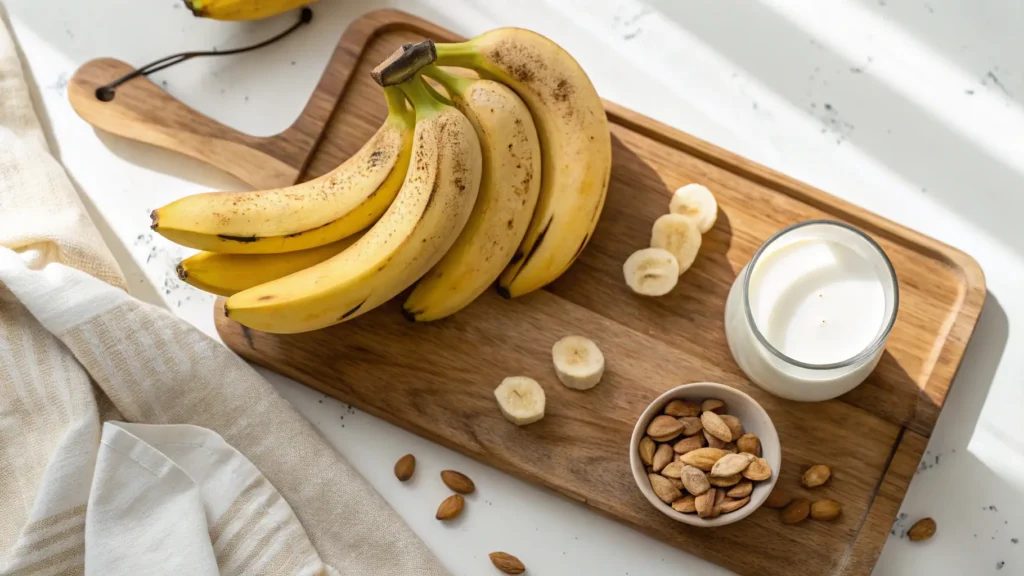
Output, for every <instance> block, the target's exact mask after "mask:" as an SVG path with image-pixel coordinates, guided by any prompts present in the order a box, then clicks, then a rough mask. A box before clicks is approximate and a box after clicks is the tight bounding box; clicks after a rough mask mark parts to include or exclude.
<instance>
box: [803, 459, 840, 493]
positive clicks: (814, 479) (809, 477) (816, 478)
mask: <svg viewBox="0 0 1024 576" xmlns="http://www.w3.org/2000/svg"><path fill="white" fill-rule="evenodd" d="M830 476H832V470H831V469H830V468H829V467H828V466H825V465H824V464H815V465H814V466H811V467H810V468H808V469H807V472H804V475H803V477H802V478H800V483H801V484H803V485H804V487H805V488H817V487H818V486H821V485H822V484H824V483H825V482H828V479H829V477H830Z"/></svg>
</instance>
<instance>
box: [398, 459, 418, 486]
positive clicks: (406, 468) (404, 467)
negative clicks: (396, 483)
mask: <svg viewBox="0 0 1024 576" xmlns="http://www.w3.org/2000/svg"><path fill="white" fill-rule="evenodd" d="M414 472H416V457H415V456H413V455H412V454H406V455H405V456H402V457H401V458H399V459H398V462H395V477H396V478H398V479H399V480H401V481H402V482H405V481H406V480H408V479H409V478H412V475H413V473H414Z"/></svg>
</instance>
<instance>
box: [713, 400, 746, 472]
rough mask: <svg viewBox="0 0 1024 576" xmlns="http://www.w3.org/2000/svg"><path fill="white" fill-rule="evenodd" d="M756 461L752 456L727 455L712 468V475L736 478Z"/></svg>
mask: <svg viewBox="0 0 1024 576" xmlns="http://www.w3.org/2000/svg"><path fill="white" fill-rule="evenodd" d="M708 414H711V412H708ZM754 459H755V457H754V456H752V455H750V454H726V455H725V456H722V458H721V459H719V460H718V462H715V465H714V466H712V467H711V475H712V476H717V477H719V478H724V477H726V476H734V475H736V474H739V473H741V472H743V471H744V470H746V469H747V467H748V466H750V464H751V462H753V460H754ZM751 480H752V478H751Z"/></svg>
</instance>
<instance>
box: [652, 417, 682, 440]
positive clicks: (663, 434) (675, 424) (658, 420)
mask: <svg viewBox="0 0 1024 576" xmlns="http://www.w3.org/2000/svg"><path fill="white" fill-rule="evenodd" d="M682 431H683V424H682V422H680V421H679V420H676V419H675V418H673V417H671V416H665V415H664V414H662V415H661V416H655V417H654V420H651V423H650V424H648V425H647V435H648V436H650V437H651V439H652V440H655V441H657V442H668V441H669V440H671V439H673V438H675V437H676V436H679V434H680V432H682Z"/></svg>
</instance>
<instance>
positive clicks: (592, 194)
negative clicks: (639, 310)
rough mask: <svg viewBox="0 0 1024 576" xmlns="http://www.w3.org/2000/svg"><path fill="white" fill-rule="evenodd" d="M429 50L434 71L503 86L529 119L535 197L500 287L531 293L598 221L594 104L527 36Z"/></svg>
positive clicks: (554, 52) (601, 171) (587, 88)
mask: <svg viewBox="0 0 1024 576" xmlns="http://www.w3.org/2000/svg"><path fill="white" fill-rule="evenodd" d="M436 50H437V64H438V65H440V66H459V67H463V68H472V69H474V70H476V71H477V72H479V73H480V75H481V76H483V77H485V78H491V79H495V80H498V81H501V82H503V83H505V84H507V85H508V86H510V87H511V88H512V89H513V90H515V91H516V93H517V94H519V96H520V97H522V99H523V100H524V101H525V102H526V105H527V106H528V107H529V108H530V112H531V113H532V114H533V119H534V122H535V123H536V125H537V132H538V135H539V136H540V146H541V151H542V154H543V160H542V164H543V174H542V180H541V190H540V198H539V200H538V203H537V208H536V210H535V212H534V216H533V219H532V220H531V222H530V225H529V228H528V229H527V231H526V236H525V237H524V239H523V242H522V245H521V246H520V248H519V250H518V251H517V252H516V254H515V256H514V257H513V259H512V262H511V263H510V264H509V266H508V268H507V269H506V270H505V272H504V273H503V274H502V276H501V280H500V289H501V291H502V293H503V294H504V295H506V296H510V297H515V296H520V295H523V294H526V293H528V292H532V291H533V290H537V289H538V288H541V287H542V286H544V285H546V284H548V283H549V282H551V281H553V280H554V279H555V278H558V277H559V276H560V275H561V274H562V273H563V272H565V271H566V269H568V268H569V266H570V265H571V264H572V263H573V261H574V260H575V259H576V257H577V256H579V254H580V252H582V250H583V248H584V247H585V246H586V244H587V242H588V241H589V240H590V237H591V235H592V233H593V231H594V227H595V226H596V225H597V221H598V218H599V217H600V215H601V209H602V208H603V206H604V199H605V195H606V192H607V190H608V180H609V176H610V173H611V166H612V154H611V135H610V133H609V131H608V118H607V116H606V115H605V111H604V106H603V104H602V102H601V98H600V97H599V96H598V95H597V92H596V91H595V90H594V86H593V85H592V84H591V83H590V79H589V78H587V75H586V73H585V72H584V71H583V69H582V68H580V66H579V64H578V63H577V62H576V61H575V60H574V59H573V58H572V56H570V55H569V54H568V53H567V52H566V51H565V50H563V49H562V48H561V47H560V46H558V45H557V44H555V43H554V42H552V41H550V40H548V39H547V38H545V37H543V36H541V35H539V34H537V33H534V32H530V31H528V30H523V29H519V28H499V29H497V30H492V31H490V32H487V33H484V34H482V35H480V36H477V37H476V38H473V39H472V40H469V41H467V42H462V43H458V44H437V45H436Z"/></svg>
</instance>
